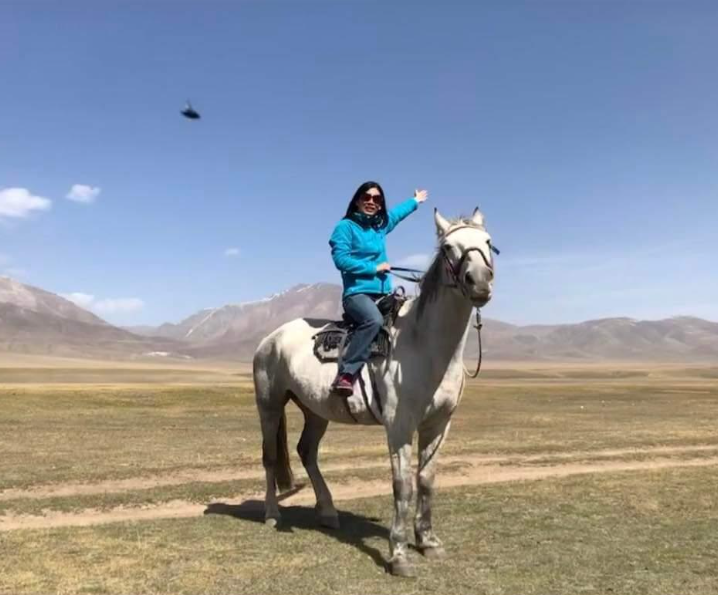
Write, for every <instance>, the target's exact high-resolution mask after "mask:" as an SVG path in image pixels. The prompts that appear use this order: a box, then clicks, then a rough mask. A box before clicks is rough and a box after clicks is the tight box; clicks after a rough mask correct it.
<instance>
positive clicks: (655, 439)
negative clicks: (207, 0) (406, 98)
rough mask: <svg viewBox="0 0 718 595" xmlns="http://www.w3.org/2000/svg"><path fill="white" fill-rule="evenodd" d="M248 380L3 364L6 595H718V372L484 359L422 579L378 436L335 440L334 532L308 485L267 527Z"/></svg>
mask: <svg viewBox="0 0 718 595" xmlns="http://www.w3.org/2000/svg"><path fill="white" fill-rule="evenodd" d="M248 374H249V369H248V366H247V365H246V364H231V363H224V364H210V365H207V364H204V365H198V364H196V363H193V364H186V363H182V362H172V363H169V362H167V363H165V364H160V363H158V364H156V365H148V364H133V363H125V362H122V363H121V362H84V361H78V360H66V359H53V358H15V359H13V360H11V359H10V358H8V357H5V356H3V359H1V360H0V407H1V409H0V411H2V413H1V414H0V453H2V458H1V459H0V593H3V594H5V593H8V594H10V593H228V592H232V593H276V592H282V593H285V594H291V593H306V592H315V593H367V592H368V593H407V592H408V593H424V592H427V593H428V592H441V593H467V594H469V593H567V594H568V593H579V592H581V593H659V594H666V595H667V594H669V593H671V594H673V593H682V594H683V593H696V594H698V593H700V594H705V593H718V572H717V571H716V570H715V563H714V561H715V556H716V552H718V515H716V509H717V505H718V496H716V493H718V491H717V490H716V488H718V475H717V474H716V470H717V467H718V434H717V433H716V430H715V428H716V427H717V422H718V407H716V405H717V404H718V367H709V366H686V365H667V364H666V365H658V364H630V365H628V364H625V363H621V364H609V363H602V364H591V365H587V364H560V363H542V364H533V363H531V364H530V363H525V364H517V363H516V362H510V363H509V362H499V363H492V362H486V363H485V368H484V372H482V376H481V377H480V378H479V379H478V380H477V381H473V382H471V383H470V384H469V386H468V388H467V391H466V393H465V395H464V398H463V400H462V402H461V406H460V408H459V410H458V411H457V413H456V415H455V418H454V423H453V425H452V431H451V435H450V436H449V438H448V441H447V443H446V446H445V448H444V450H443V451H442V459H441V461H442V462H441V465H440V470H439V475H438V482H439V486H440V490H439V495H438V497H437V503H436V513H435V522H436V525H437V529H438V530H439V531H440V534H441V535H442V537H443V539H444V541H445V544H446V546H447V550H448V551H449V553H450V556H449V558H448V559H447V560H443V561H439V562H429V561H425V560H422V559H420V556H419V555H418V554H417V555H416V563H417V570H418V577H417V578H416V579H412V580H400V579H394V578H392V577H390V576H388V575H386V574H385V572H384V566H383V565H384V561H385V559H386V557H387V539H388V527H389V524H390V522H391V510H392V505H391V498H390V496H389V495H390V492H391V481H390V474H389V465H388V460H387V456H386V446H385V443H384V437H383V433H382V429H381V428H357V427H351V426H331V427H330V430H329V432H328V434H327V437H326V438H325V441H324V442H323V449H322V452H321V456H322V466H323V469H324V470H325V475H326V477H327V480H328V482H329V484H330V487H331V488H332V490H333V493H334V495H335V499H336V500H337V501H338V507H339V509H340V520H341V521H342V528H341V529H340V530H338V531H327V530H322V529H319V528H318V527H316V525H315V523H314V519H313V511H312V507H313V493H312V490H311V488H310V487H307V486H305V487H304V488H303V489H299V490H297V491H296V492H295V493H293V494H290V495H288V496H287V497H285V498H284V499H283V501H282V504H283V506H284V516H285V521H286V522H285V524H284V526H283V527H282V529H281V530H280V531H272V530H270V529H268V528H266V527H265V526H264V525H263V524H262V523H261V520H262V518H261V514H262V513H261V492H262V489H263V472H262V469H261V460H260V450H261V448H260V444H261V443H260V436H259V429H258V422H257V419H256V412H255V410H254V402H253V392H252V384H251V377H250V376H249V375H248ZM288 413H289V426H290V440H291V441H292V442H296V440H297V439H298V435H299V431H300V429H301V421H300V415H299V414H298V411H297V410H296V409H295V408H294V407H293V406H292V405H290V406H289V408H288ZM293 463H294V470H295V473H296V474H297V475H298V477H299V478H300V481H301V482H303V483H304V482H306V480H305V479H304V475H303V474H302V472H301V468H300V467H301V466H300V464H299V461H298V457H296V456H295V457H294V458H293Z"/></svg>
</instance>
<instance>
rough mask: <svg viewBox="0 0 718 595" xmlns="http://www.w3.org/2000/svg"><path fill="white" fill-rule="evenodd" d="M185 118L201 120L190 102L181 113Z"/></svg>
mask: <svg viewBox="0 0 718 595" xmlns="http://www.w3.org/2000/svg"><path fill="white" fill-rule="evenodd" d="M180 113H181V114H182V115H183V116H184V117H185V118H189V119H190V120H199V119H200V115H199V113H198V112H197V111H195V109H194V108H193V107H192V104H191V103H190V102H189V101H188V102H187V104H186V105H185V106H184V109H183V110H182V111H181V112H180Z"/></svg>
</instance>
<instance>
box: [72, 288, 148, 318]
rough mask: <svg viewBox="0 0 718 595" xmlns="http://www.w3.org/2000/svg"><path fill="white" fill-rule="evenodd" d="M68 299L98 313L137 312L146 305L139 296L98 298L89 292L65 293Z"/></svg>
mask: <svg viewBox="0 0 718 595" xmlns="http://www.w3.org/2000/svg"><path fill="white" fill-rule="evenodd" d="M61 295H62V297H64V298H65V299H66V300H70V301H71V302H72V303H74V304H76V305H77V306H80V308H84V309H85V310H92V311H93V312H97V313H98V314H118V313H123V312H137V311H138V310H142V308H144V307H145V303H144V302H143V301H142V300H141V299H139V298H104V299H101V300H98V299H97V298H96V297H95V296H94V295H92V294H89V293H80V292H74V293H63V294H61Z"/></svg>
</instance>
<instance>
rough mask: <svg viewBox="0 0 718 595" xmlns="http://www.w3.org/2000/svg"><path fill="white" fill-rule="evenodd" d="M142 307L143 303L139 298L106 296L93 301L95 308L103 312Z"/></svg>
mask: <svg viewBox="0 0 718 595" xmlns="http://www.w3.org/2000/svg"><path fill="white" fill-rule="evenodd" d="M144 307H145V303H144V302H143V301H142V300H141V299H140V298H108V299H104V300H99V301H98V302H97V303H95V310H96V311H97V312H102V313H103V314H116V313H119V312H137V311H138V310H142V308H144Z"/></svg>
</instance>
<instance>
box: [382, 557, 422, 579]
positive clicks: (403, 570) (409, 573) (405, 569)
mask: <svg viewBox="0 0 718 595" xmlns="http://www.w3.org/2000/svg"><path fill="white" fill-rule="evenodd" d="M389 572H390V573H391V574H392V575H393V576H402V577H404V578H413V577H415V576H416V571H415V570H414V566H412V565H411V564H409V562H407V561H406V560H394V561H393V562H389Z"/></svg>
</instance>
